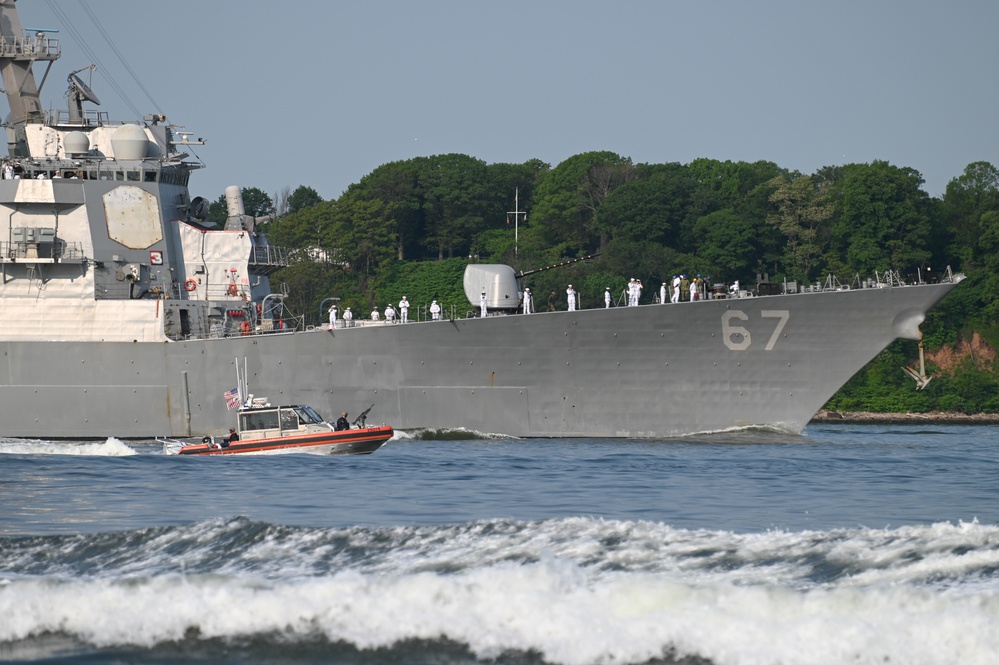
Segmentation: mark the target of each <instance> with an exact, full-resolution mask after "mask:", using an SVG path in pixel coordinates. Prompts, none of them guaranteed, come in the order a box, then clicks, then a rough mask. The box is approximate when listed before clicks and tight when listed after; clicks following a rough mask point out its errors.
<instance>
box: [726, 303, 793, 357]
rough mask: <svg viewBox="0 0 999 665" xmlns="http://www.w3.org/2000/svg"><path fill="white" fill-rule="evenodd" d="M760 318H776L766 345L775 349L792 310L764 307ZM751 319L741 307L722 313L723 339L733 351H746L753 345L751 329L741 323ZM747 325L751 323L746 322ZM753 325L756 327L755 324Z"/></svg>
mask: <svg viewBox="0 0 999 665" xmlns="http://www.w3.org/2000/svg"><path fill="white" fill-rule="evenodd" d="M760 318H763V319H775V320H776V325H774V329H773V332H771V333H770V339H768V340H767V345H766V347H764V348H765V350H767V351H773V350H774V346H776V344H777V339H778V338H779V337H780V334H781V332H782V331H783V330H784V326H786V325H787V320H788V319H790V318H791V312H789V311H788V310H786V309H764V310H760ZM749 321H750V317H749V315H748V314H746V313H745V312H743V311H742V310H740V309H730V310H728V311H726V312H725V313H724V314H722V317H721V324H722V339H724V340H725V346H727V347H728V348H729V349H731V350H732V351H745V350H747V349H748V348H749V347H750V346H752V344H753V337H752V335H751V334H750V332H749V329H748V328H746V326H745V325H740V322H749ZM746 325H751V323H746ZM753 327H754V328H755V326H753ZM757 332H760V331H757Z"/></svg>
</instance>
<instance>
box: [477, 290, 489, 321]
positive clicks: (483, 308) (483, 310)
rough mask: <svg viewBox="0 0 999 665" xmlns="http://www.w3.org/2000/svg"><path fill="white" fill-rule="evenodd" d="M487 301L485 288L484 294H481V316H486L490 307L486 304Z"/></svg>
mask: <svg viewBox="0 0 999 665" xmlns="http://www.w3.org/2000/svg"><path fill="white" fill-rule="evenodd" d="M487 302H488V301H487V300H486V292H485V290H483V291H482V295H481V296H479V308H480V309H481V312H480V316H482V318H486V311H487V310H488V307H487V306H486V305H487Z"/></svg>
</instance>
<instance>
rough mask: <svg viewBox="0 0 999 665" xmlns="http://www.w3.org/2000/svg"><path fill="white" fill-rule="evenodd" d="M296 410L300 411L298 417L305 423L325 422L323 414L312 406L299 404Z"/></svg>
mask: <svg viewBox="0 0 999 665" xmlns="http://www.w3.org/2000/svg"><path fill="white" fill-rule="evenodd" d="M295 411H297V412H298V417H299V419H301V421H302V422H303V423H317V424H318V423H321V422H323V419H322V416H320V415H319V414H318V413H316V412H315V411H314V410H313V408H312V407H311V406H305V405H302V406H297V407H295Z"/></svg>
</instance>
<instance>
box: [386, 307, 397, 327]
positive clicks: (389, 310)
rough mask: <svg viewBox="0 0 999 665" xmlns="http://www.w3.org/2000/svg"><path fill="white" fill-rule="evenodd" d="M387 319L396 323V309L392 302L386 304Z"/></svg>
mask: <svg viewBox="0 0 999 665" xmlns="http://www.w3.org/2000/svg"><path fill="white" fill-rule="evenodd" d="M385 320H386V321H388V322H389V323H395V310H394V309H393V308H392V303H389V304H388V305H386V306H385Z"/></svg>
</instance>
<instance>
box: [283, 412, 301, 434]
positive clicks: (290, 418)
mask: <svg viewBox="0 0 999 665" xmlns="http://www.w3.org/2000/svg"><path fill="white" fill-rule="evenodd" d="M281 429H282V430H290V429H298V415H296V414H295V412H294V411H292V410H291V409H281Z"/></svg>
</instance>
